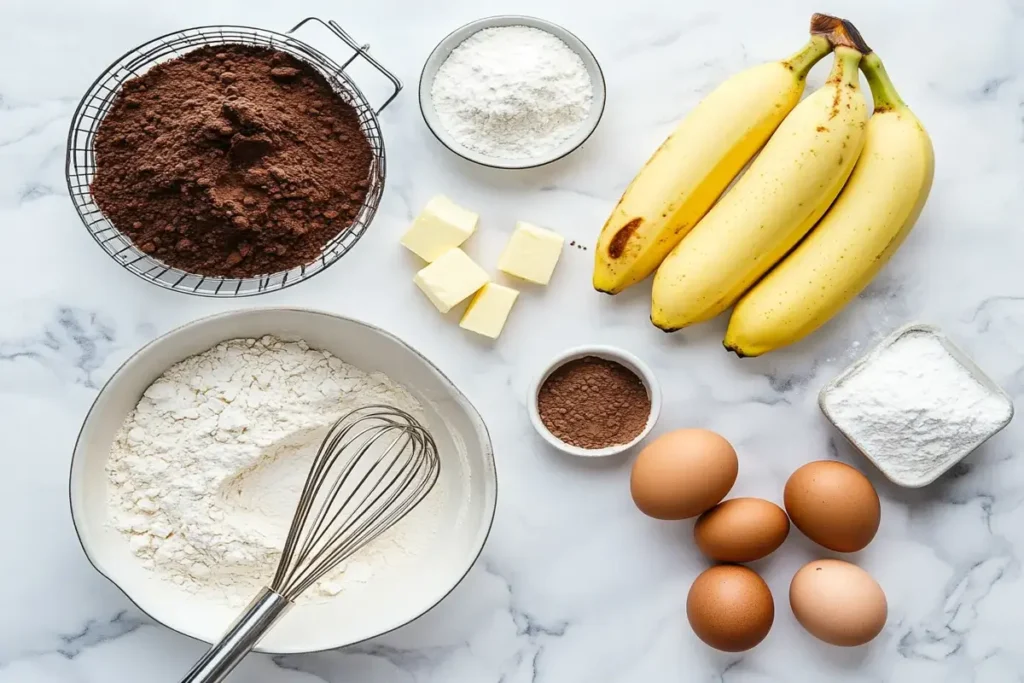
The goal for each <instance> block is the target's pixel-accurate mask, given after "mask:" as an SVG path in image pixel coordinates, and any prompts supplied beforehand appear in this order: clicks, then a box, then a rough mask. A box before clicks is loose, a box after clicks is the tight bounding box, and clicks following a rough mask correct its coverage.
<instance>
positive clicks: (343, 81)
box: [65, 17, 402, 298]
mask: <svg viewBox="0 0 1024 683" xmlns="http://www.w3.org/2000/svg"><path fill="white" fill-rule="evenodd" d="M309 21H315V22H318V23H320V24H322V25H324V26H326V27H327V28H328V29H329V30H331V31H332V32H333V33H334V34H335V35H337V36H338V37H339V38H340V39H341V40H342V41H343V42H345V43H346V44H347V45H348V46H349V47H350V48H351V49H352V50H353V54H352V56H351V57H350V58H349V59H348V60H347V61H346V62H345V63H344V64H340V65H339V64H337V63H336V62H334V61H333V60H331V59H330V58H329V57H327V56H326V55H324V54H323V53H322V52H320V51H319V50H317V49H315V48H313V47H311V46H310V45H307V44H306V43H304V42H302V41H300V40H298V39H296V38H294V37H292V36H291V35H285V34H281V33H276V32H274V31H268V30H264V29H259V28H252V27H247V26H199V27H195V28H188V29H183V30H181V31H176V32H174V33H169V34H167V35H164V36H160V37H159V38H154V39H153V40H151V41H149V42H147V43H145V44H143V45H140V46H139V47H137V48H135V49H134V50H131V51H130V52H128V53H126V54H125V55H123V56H122V57H121V58H120V59H118V60H117V61H116V62H115V63H114V64H112V65H111V66H110V67H109V68H107V70H106V71H104V72H103V73H102V74H101V75H100V77H99V78H97V79H96V81H95V82H93V84H92V86H90V88H89V90H88V91H87V92H86V94H85V96H84V97H83V98H82V101H81V102H80V103H79V105H78V108H77V109H76V110H75V114H74V116H73V117H72V121H71V129H70V131H69V133H68V150H67V163H66V169H65V170H66V175H67V183H68V191H69V192H70V193H71V199H72V201H73V202H74V204H75V208H76V209H77V211H78V215H79V216H80V217H81V219H82V222H83V223H84V224H85V227H86V228H87V229H88V230H89V234H91V235H92V237H93V239H95V240H96V242H97V244H99V245H100V246H101V247H102V248H103V250H104V251H105V252H107V253H108V254H109V255H110V256H111V257H112V258H113V259H114V260H115V261H116V262H117V263H119V264H120V265H121V266H122V267H123V268H127V269H128V270H129V271H131V272H132V273H135V274H136V275H138V276H139V277H141V278H143V279H145V280H148V281H150V282H152V283H154V284H157V285H159V286H161V287H165V288H167V289H171V290H174V291H177V292H184V293H187V294H196V295H199V296H207V297H222V298H229V297H241V296H252V295H255V294H263V293H265V292H270V291H275V290H280V289H284V288H285V287H289V286H291V285H294V284H296V283H298V282H302V281H303V280H307V279H309V278H311V277H313V276H314V275H316V274H317V273H321V272H323V271H324V270H325V269H326V268H327V267H328V266H330V265H332V264H334V263H335V262H337V261H338V260H339V259H340V258H341V257H342V256H344V255H345V254H346V253H348V251H349V250H350V249H352V247H353V246H354V245H355V243H356V242H358V241H359V238H360V237H362V236H363V233H365V232H366V229H367V227H368V226H369V224H370V221H371V220H372V219H373V217H374V215H375V214H376V212H377V207H378V205H379V203H380V198H381V195H382V194H383V192H384V176H385V170H386V162H385V155H384V140H383V137H382V136H381V131H380V125H379V123H378V121H377V114H379V113H380V111H381V110H383V109H384V107H386V106H387V105H388V104H389V103H390V102H391V100H392V99H394V97H395V96H396V95H397V94H398V91H399V90H400V89H401V87H402V86H401V83H400V82H399V81H398V79H397V78H395V77H394V76H393V75H392V74H391V73H390V72H389V71H387V70H386V69H384V68H383V67H382V66H381V65H380V64H379V63H378V62H377V61H376V60H375V59H373V58H372V57H370V56H369V54H367V50H368V48H369V46H368V45H359V44H358V43H356V42H355V41H354V40H353V39H352V37H351V36H349V34H348V33H346V32H345V31H344V30H343V29H342V28H341V27H340V26H338V24H337V23H335V22H334V21H329V22H324V21H322V20H320V19H317V18H315V17H310V18H308V19H304V20H303V21H301V22H299V24H298V25H296V26H295V28H293V29H292V31H295V30H296V29H298V28H299V27H301V26H302V25H303V24H305V23H307V22H309ZM229 43H234V44H243V45H254V46H260V47H267V48H272V49H275V50H280V51H282V52H287V53H288V54H290V55H292V56H294V57H297V58H298V59H301V60H303V61H304V62H306V63H308V64H310V65H311V66H313V67H314V68H315V69H317V70H318V71H319V72H320V73H321V74H323V76H324V77H325V78H326V79H327V81H328V82H329V83H330V84H331V87H332V88H333V89H334V90H335V92H337V93H338V95H339V96H340V97H341V98H342V99H343V100H344V101H345V102H347V103H348V104H350V105H351V106H352V107H354V108H355V110H356V112H357V113H358V115H359V123H360V128H361V129H362V131H363V133H364V134H365V135H366V139H367V140H368V141H369V143H370V147H371V148H372V150H373V161H372V163H371V165H370V177H369V187H368V189H367V193H366V198H365V199H364V201H363V205H362V207H361V208H360V210H359V212H358V213H357V214H356V217H355V219H354V220H353V222H352V224H351V225H350V226H349V227H348V228H346V229H344V230H342V231H341V232H340V233H339V234H338V235H336V236H335V237H334V238H333V239H332V240H331V241H330V242H328V243H327V244H326V245H324V248H323V249H322V251H321V253H320V256H319V257H318V258H316V259H315V260H314V261H312V262H310V263H307V264H305V265H302V266H299V267H296V268H292V269H291V270H285V271H280V272H277V273H270V274H266V275H260V276H257V277H251V278H226V277H210V276H203V275H198V274H194V273H188V272H185V271H183V270H179V269H177V268H172V267H171V266H169V265H167V264H166V263H163V262H162V261H160V260H158V259H155V258H153V257H152V256H150V255H148V254H145V253H144V252H142V251H141V250H139V249H138V248H136V247H135V245H134V244H132V242H131V240H129V239H128V237H126V236H125V235H124V234H123V233H121V231H120V230H118V229H117V227H116V226H114V224H113V223H111V222H110V220H108V219H107V217H106V216H104V215H103V212H102V211H101V210H100V208H99V206H97V205H96V202H95V200H94V198H93V196H92V192H91V190H90V184H91V183H92V180H93V177H94V175H95V173H96V152H95V139H96V131H97V130H98V128H99V126H100V124H101V123H102V121H103V118H104V117H105V116H106V115H107V112H108V111H109V110H110V107H111V105H112V104H113V102H114V100H115V98H116V96H117V93H118V92H119V91H120V88H121V85H122V84H123V83H124V82H125V81H126V80H128V79H130V78H134V77H136V76H139V75H141V74H143V73H145V71H146V70H148V69H149V68H151V67H152V66H154V65H156V64H158V63H160V62H163V61H167V60H170V59H174V58H176V57H180V56H181V55H183V54H185V53H186V52H189V51H190V50H193V49H196V48H198V47H201V46H204V45H223V44H229ZM358 57H362V58H364V59H366V60H367V61H369V62H370V63H371V64H372V65H373V66H374V67H375V68H376V69H377V70H378V71H380V72H381V73H382V74H384V75H385V76H386V77H387V78H388V79H389V80H390V81H391V82H392V84H393V86H394V92H393V94H392V95H391V98H390V99H388V100H387V101H386V102H384V104H383V105H381V106H380V107H379V108H378V109H377V110H374V109H373V108H372V107H371V106H370V104H369V103H368V102H367V101H366V98H365V97H364V96H363V94H362V92H361V91H360V90H359V88H358V87H357V86H356V85H355V83H354V82H353V81H352V80H351V79H350V78H349V76H348V75H347V74H346V73H345V68H346V67H347V66H348V65H349V64H351V63H352V62H353V61H354V60H355V59H356V58H358Z"/></svg>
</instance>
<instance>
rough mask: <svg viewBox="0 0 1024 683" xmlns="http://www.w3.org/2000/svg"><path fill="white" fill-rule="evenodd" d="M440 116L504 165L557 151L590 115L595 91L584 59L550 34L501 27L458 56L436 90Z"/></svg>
mask: <svg viewBox="0 0 1024 683" xmlns="http://www.w3.org/2000/svg"><path fill="white" fill-rule="evenodd" d="M430 94H431V99H432V100H433V104H434V110H435V111H436V112H437V116H438V118H439V119H440V120H441V124H442V125H443V126H444V127H445V129H446V130H447V131H448V132H449V133H450V134H451V135H452V137H454V138H455V140H456V141H457V142H458V143H459V144H461V145H463V146H465V147H468V148H470V149H472V150H475V151H477V152H480V153H481V154H486V155H488V156H492V157H499V158H504V159H529V158H533V157H539V156H542V155H544V154H547V153H548V152H550V151H552V150H554V149H555V148H556V147H558V145H560V144H562V143H563V142H565V141H566V140H568V139H569V138H570V137H571V136H572V135H573V134H574V133H575V132H576V131H578V130H579V129H580V127H581V126H582V125H583V122H584V121H586V120H587V117H588V116H589V115H590V105H591V102H592V100H593V99H594V85H593V83H591V81H590V75H589V74H588V73H587V68H586V66H585V65H584V64H583V60H582V59H580V57H579V55H577V54H576V53H575V52H573V51H572V49H570V48H569V46H568V45H566V44H565V43H564V42H562V41H561V40H559V39H558V38H557V37H555V36H553V35H551V34H550V33H548V32H547V31H542V30H540V29H536V28H531V27H527V26H501V27H495V28H486V29H483V30H482V31H478V32H476V33H474V34H473V35H471V36H470V37H469V38H467V39H466V40H465V41H463V42H462V43H461V44H460V45H459V46H458V47H456V48H455V49H454V50H452V52H451V54H450V55H449V56H448V59H446V60H445V61H444V63H443V64H442V65H441V68H439V69H438V71H437V75H436V76H435V77H434V82H433V84H432V85H431V93H430Z"/></svg>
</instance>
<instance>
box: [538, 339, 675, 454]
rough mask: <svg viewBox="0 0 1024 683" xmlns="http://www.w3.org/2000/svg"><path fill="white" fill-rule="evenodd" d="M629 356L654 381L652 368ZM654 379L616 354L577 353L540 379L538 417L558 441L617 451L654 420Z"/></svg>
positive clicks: (569, 444) (579, 447)
mask: <svg viewBox="0 0 1024 683" xmlns="http://www.w3.org/2000/svg"><path fill="white" fill-rule="evenodd" d="M605 355H608V354H605ZM616 355H625V354H623V353H622V352H616ZM626 360H629V361H631V362H630V364H631V365H634V366H636V367H639V368H642V370H643V372H642V373H641V374H644V375H647V377H648V379H650V373H649V371H647V370H646V368H643V367H642V365H641V364H640V363H639V361H638V360H636V359H633V358H629V359H626ZM650 383H651V382H649V381H648V382H645V380H644V379H641V376H640V375H639V374H638V373H637V372H635V371H634V370H633V369H631V368H630V367H627V366H626V365H625V364H623V363H621V362H618V361H617V360H614V359H612V358H607V357H603V356H599V355H589V354H587V355H578V356H574V357H571V358H569V359H566V360H564V362H561V364H558V365H557V367H556V368H555V369H554V370H553V371H551V372H550V373H549V374H548V375H547V377H546V378H545V379H544V380H543V382H542V383H541V385H540V388H539V390H538V391H537V398H536V418H537V419H539V421H540V422H541V424H543V426H544V427H545V428H546V429H547V431H548V432H549V433H550V434H551V435H552V436H553V437H554V438H555V439H556V440H558V441H560V442H561V443H562V444H565V445H567V446H569V447H572V448H575V449H581V450H582V451H593V452H597V451H609V450H610V451H614V452H618V451H619V450H623V449H624V448H625V447H626V446H627V445H629V444H631V443H632V442H634V441H636V440H638V439H639V438H640V437H641V436H642V435H643V434H645V433H646V431H647V430H648V429H649V427H650V426H651V424H653V421H654V418H655V417H656V412H657V407H656V406H655V401H654V400H652V397H653V396H656V395H657V394H656V390H655V389H654V388H653V387H650V386H649V384H650ZM563 450H569V449H565V448H563ZM569 452H572V451H571V450H570V451H569ZM580 454H584V453H580ZM586 454H589V453H586ZM603 454H610V453H603Z"/></svg>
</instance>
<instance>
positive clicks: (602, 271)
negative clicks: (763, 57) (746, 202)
mask: <svg viewBox="0 0 1024 683" xmlns="http://www.w3.org/2000/svg"><path fill="white" fill-rule="evenodd" d="M812 32H815V27H814V25H812ZM831 49H832V47H831V45H830V44H829V41H828V40H827V39H826V38H825V37H824V36H822V35H813V36H812V38H811V40H810V42H809V43H807V45H806V46H804V48H803V49H802V50H800V51H799V52H797V53H796V54H794V55H793V56H792V57H790V58H789V59H787V60H784V61H781V62H772V63H769V64H761V65H760V66H755V67H753V68H752V69H747V70H746V71H743V72H741V73H739V74H736V75H735V76H733V77H732V78H730V79H729V80H727V81H726V82H724V83H722V84H721V85H720V86H718V88H716V89H715V90H714V91H713V92H712V93H711V94H710V95H708V96H707V97H706V98H705V99H704V100H703V101H702V102H701V103H700V104H698V105H697V107H696V108H695V109H694V110H693V111H692V112H690V114H689V115H688V116H687V117H686V118H685V119H684V120H683V121H682V122H681V123H680V124H679V125H678V127H677V128H676V129H675V131H674V132H673V133H672V134H671V135H670V136H669V137H668V139H667V140H665V142H664V143H662V145H661V147H659V148H658V150H657V151H656V152H655V153H654V155H653V156H652V157H651V158H650V159H649V160H648V161H647V163H646V165H645V166H644V167H643V169H641V171H640V173H639V174H638V175H637V176H636V178H634V179H633V182H632V183H630V185H629V187H627V188H626V191H625V193H624V194H623V195H622V198H621V199H620V200H619V203H618V204H617V205H616V207H615V209H614V211H612V215H611V216H610V217H609V218H608V221H607V222H606V223H605V224H604V228H603V229H602V230H601V236H600V238H599V239H598V242H597V249H596V251H595V254H594V288H595V289H597V290H598V291H601V292H607V293H609V294H617V293H619V292H621V291H622V290H624V289H625V288H626V287H629V286H630V285H632V284H635V283H637V282H640V281H641V280H643V279H644V278H646V277H647V276H648V275H650V274H651V273H653V272H654V269H655V268H657V267H658V264H659V263H661V261H662V259H664V258H665V255H666V254H668V252H669V251H671V249H672V248H673V247H674V246H676V244H678V243H679V240H681V239H682V238H683V236H684V235H686V233H687V232H689V231H690V229H691V228H693V226H694V225H696V224H697V221H699V220H700V219H701V218H702V217H703V216H704V214H705V213H706V212H707V210H708V209H709V208H711V205H712V204H714V203H715V200H717V199H718V197H719V195H721V194H722V192H723V191H724V190H725V188H726V187H728V185H729V183H730V182H732V179H733V178H734V177H735V176H736V174H738V173H739V172H740V170H741V169H742V168H743V167H744V166H745V165H746V164H747V162H748V161H750V159H751V157H753V156H754V154H756V153H757V150H759V149H761V147H762V146H763V145H764V143H765V142H766V141H767V140H768V138H769V137H770V136H771V134H772V132H773V131H774V130H775V129H776V128H777V127H778V125H779V124H780V123H782V120H783V119H784V118H785V117H786V115H787V114H788V113H789V112H790V111H791V110H792V109H793V107H795V106H796V104H797V102H799V101H800V96H801V95H802V94H803V91H804V85H805V83H806V77H807V72H808V71H810V69H811V67H812V66H814V65H815V64H816V63H817V62H818V61H819V60H820V59H821V58H822V57H824V56H825V55H826V54H828V53H829V52H830V51H831Z"/></svg>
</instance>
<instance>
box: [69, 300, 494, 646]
mask: <svg viewBox="0 0 1024 683" xmlns="http://www.w3.org/2000/svg"><path fill="white" fill-rule="evenodd" d="M281 311H285V312H297V313H307V314H313V315H319V316H326V317H331V318H340V319H342V320H344V321H347V322H351V323H355V324H357V325H362V326H363V327H366V328H368V329H371V330H373V331H374V332H376V333H378V334H381V335H383V336H384V337H386V338H388V339H389V340H391V341H393V342H395V343H397V344H398V345H399V346H402V347H403V348H405V349H406V350H408V351H409V352H411V353H412V354H414V355H415V356H416V357H417V358H419V359H420V360H421V361H422V362H423V363H425V364H426V365H427V366H428V367H430V368H431V369H432V370H433V371H434V372H436V373H437V374H438V376H440V377H441V378H442V379H443V380H444V381H445V382H447V383H448V385H449V386H450V388H451V390H452V392H453V393H454V395H455V396H456V397H457V398H458V399H459V400H460V401H461V403H462V404H463V405H464V406H465V408H466V409H467V411H468V412H469V416H470V418H471V419H472V421H474V422H475V423H477V425H478V426H479V427H480V429H481V430H482V436H483V437H484V444H483V445H484V453H483V454H484V460H485V461H486V462H489V463H490V468H489V470H490V477H489V482H487V486H489V487H490V488H491V490H492V492H493V495H492V504H491V505H490V506H487V508H489V509H485V515H486V519H485V520H484V521H485V523H484V533H483V535H482V537H481V539H480V546H479V547H478V548H477V549H476V553H475V554H474V555H473V557H472V560H471V561H470V562H469V563H468V564H467V566H466V569H465V571H464V572H462V573H461V574H460V575H459V576H457V577H456V578H455V581H454V582H453V583H452V585H451V586H450V587H449V588H448V589H447V590H446V591H444V593H443V594H442V595H440V596H439V597H438V599H437V600H436V601H435V602H434V603H433V604H431V605H429V606H428V607H427V608H426V609H424V610H423V611H422V612H420V613H419V614H417V615H415V616H413V617H411V618H409V619H408V620H406V621H404V622H403V623H401V624H397V625H395V626H394V627H392V628H389V629H387V630H386V631H381V632H380V633H378V634H376V635H372V636H367V637H366V638H363V639H361V640H357V641H353V642H351V643H341V644H338V645H333V646H330V647H323V648H317V649H270V648H264V647H262V646H260V645H257V646H256V647H254V648H253V650H252V651H253V652H260V653H264V654H270V655H287V654H308V653H314V652H328V651H331V650H336V649H339V648H343V647H350V646H352V645H358V644H359V643H364V642H366V641H368V640H372V639H374V638H379V637H381V636H383V635H386V634H388V633H391V632H393V631H396V630H398V629H400V628H403V627H405V626H408V625H409V624H411V623H412V622H414V621H416V620H417V619H419V618H420V617H422V616H424V615H426V614H427V613H428V612H430V611H432V610H433V609H434V608H435V607H437V606H438V605H439V604H441V602H443V601H444V600H445V599H446V598H447V597H448V596H449V595H451V594H452V592H453V591H454V590H455V589H456V588H457V587H458V586H459V585H460V584H461V583H462V582H463V580H465V578H466V576H468V575H469V572H470V571H472V569H473V567H474V566H476V564H477V562H478V561H479V560H480V556H481V555H482V554H483V551H484V548H485V547H486V546H487V541H488V540H489V538H490V535H491V532H492V531H493V529H494V519H495V516H496V513H497V507H498V469H497V461H496V459H495V457H494V444H493V442H492V440H491V434H490V431H489V430H488V428H487V423H486V422H485V421H484V419H483V416H481V415H480V412H479V411H478V410H477V408H476V406H475V405H473V403H472V402H471V401H470V400H469V397H467V396H466V395H465V394H464V393H463V392H462V390H460V389H459V388H458V386H457V385H456V384H455V383H454V382H453V381H452V380H451V379H450V378H449V377H448V376H447V375H446V374H444V372H442V371H441V369H440V368H438V367H437V366H436V365H434V363H432V362H431V361H430V360H429V359H428V358H427V357H426V356H424V355H423V354H422V353H420V352H419V351H418V350H417V349H416V348H415V347H413V346H411V345H410V344H408V343H407V342H405V341H404V340H402V339H401V338H400V337H398V336H396V335H394V334H392V333H390V332H388V331H387V330H384V329H382V328H380V327H378V326H377V325H373V324H371V323H368V322H366V321H364V320H360V319H358V318H353V317H350V316H346V315H340V314H338V313H332V312H330V311H325V310H321V309H315V308H306V307H302V306H259V307H254V308H245V309H239V310H235V311H224V312H221V313H214V314H212V315H206V316H202V317H200V318H196V319H194V320H191V321H189V322H186V323H184V324H182V325H178V326H177V327H174V328H173V329H170V330H168V331H167V332H165V333H163V334H161V335H159V336H158V337H155V338H154V339H151V340H150V341H148V342H146V343H145V344H143V345H142V346H141V347H139V348H138V349H137V350H135V351H134V352H133V353H132V354H131V355H130V356H129V357H128V358H126V359H125V360H124V362H122V363H121V364H120V365H119V366H118V367H117V369H116V370H114V372H113V373H111V375H110V377H108V378H107V380H106V381H105V382H104V383H103V386H102V387H100V390H99V391H98V392H97V393H96V397H95V398H94V399H93V401H92V403H91V404H90V406H89V410H88V411H87V412H86V415H85V418H84V419H83V420H82V426H81V427H80V428H79V430H78V434H77V435H76V437H75V445H74V448H73V450H72V453H71V462H70V463H69V465H68V489H67V495H68V507H69V508H70V512H71V524H72V526H73V527H74V531H75V537H76V538H77V539H78V545H79V546H80V547H81V549H82V552H83V553H84V554H85V558H86V560H87V561H88V562H89V564H90V565H91V566H92V568H93V569H94V570H95V571H96V572H97V573H98V574H99V575H100V576H102V577H103V578H104V579H106V580H107V581H109V582H110V583H111V584H112V585H113V586H114V587H115V588H117V590H118V591H120V592H121V594H122V595H124V597H125V598H127V599H128V601H129V602H130V603H131V604H132V605H134V606H135V608H136V609H138V610H139V611H140V612H142V613H143V614H145V615H146V616H147V617H149V618H150V619H151V620H153V622H155V623H157V624H160V625H161V626H163V627H164V628H166V629H169V630H171V631H174V632H175V633H178V634H180V635H183V636H185V637H187V638H191V639H192V640H196V641H198V642H202V643H206V644H207V645H211V644H212V643H210V642H208V641H206V640H203V639H202V638H200V637H198V636H195V635H192V634H190V633H186V632H184V631H182V630H180V629H177V628H175V627H173V626H170V625H169V624H166V623H164V622H163V621H161V620H160V619H158V618H156V617H155V616H153V615H152V614H150V613H149V612H148V611H146V609H144V608H143V607H142V606H141V605H139V603H138V602H136V601H135V599H134V598H133V597H132V596H131V595H129V594H128V592H127V591H125V590H124V588H122V587H121V585H120V584H119V583H118V582H117V581H115V580H114V579H113V578H112V577H111V576H110V575H108V574H107V572H105V571H104V570H103V569H101V568H100V566H99V565H98V564H97V562H96V560H94V558H93V555H92V554H91V553H90V551H89V548H88V547H87V545H86V543H85V541H84V540H83V538H82V533H81V531H80V530H79V523H80V522H79V517H78V516H76V506H75V502H74V501H75V462H76V461H77V460H78V456H79V449H80V447H81V442H82V434H83V433H84V432H85V428H86V426H87V425H88V424H89V421H90V419H91V418H92V415H93V411H94V410H95V409H96V404H97V403H99V400H100V397H101V396H103V393H104V392H105V391H106V390H107V388H108V387H109V386H110V384H111V383H112V382H113V381H114V380H115V379H116V378H117V376H118V375H119V374H120V373H121V371H122V370H124V369H125V368H126V367H127V366H128V365H129V364H131V363H134V362H136V361H137V360H138V359H139V357H140V356H141V355H142V354H143V353H145V352H146V351H148V350H149V349H150V348H151V347H152V346H154V345H156V344H157V343H159V342H161V341H163V340H164V339H165V338H167V337H169V336H171V335H172V334H177V333H180V332H183V331H184V330H186V329H188V328H190V327H193V326H195V325H198V324H200V323H207V322H210V321H213V320H216V319H226V318H232V317H236V316H239V315H248V314H253V313H268V312H281Z"/></svg>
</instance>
